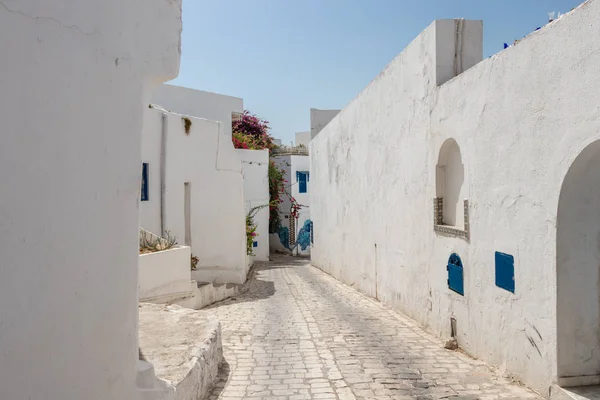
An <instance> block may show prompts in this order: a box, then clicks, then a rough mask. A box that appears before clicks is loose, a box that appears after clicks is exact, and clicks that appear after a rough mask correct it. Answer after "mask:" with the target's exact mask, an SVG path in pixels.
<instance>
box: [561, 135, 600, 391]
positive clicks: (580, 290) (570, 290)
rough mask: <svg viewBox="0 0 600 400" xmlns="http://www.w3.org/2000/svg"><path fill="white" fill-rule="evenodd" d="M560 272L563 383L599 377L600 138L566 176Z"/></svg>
mask: <svg viewBox="0 0 600 400" xmlns="http://www.w3.org/2000/svg"><path fill="white" fill-rule="evenodd" d="M556 273H557V275H556V278H557V281H556V283H557V350H558V354H557V363H558V365H557V373H558V378H559V383H560V382H561V381H564V378H573V377H583V376H586V377H593V376H599V377H600V299H599V297H600V141H596V142H594V143H592V144H590V145H588V146H587V147H586V148H585V149H584V150H583V151H582V152H581V153H580V154H579V155H578V156H577V158H576V159H575V161H574V162H573V164H572V165H571V167H570V168H569V171H568V172H567V175H566V176H565V179H564V181H563V184H562V188H561V192H560V198H559V203H558V213H557V225H556ZM561 378H563V379H561ZM587 381H589V382H593V381H595V379H592V380H589V379H588V380H587ZM596 383H597V382H596Z"/></svg>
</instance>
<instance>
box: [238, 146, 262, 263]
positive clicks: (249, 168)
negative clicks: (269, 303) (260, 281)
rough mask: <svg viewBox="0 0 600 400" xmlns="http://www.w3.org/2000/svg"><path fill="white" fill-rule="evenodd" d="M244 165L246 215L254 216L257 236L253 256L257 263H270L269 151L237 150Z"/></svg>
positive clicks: (253, 243) (253, 245) (253, 244)
mask: <svg viewBox="0 0 600 400" xmlns="http://www.w3.org/2000/svg"><path fill="white" fill-rule="evenodd" d="M236 152H237V155H238V157H239V158H240V160H241V163H242V175H243V177H244V203H245V206H246V208H245V210H246V213H249V212H252V214H254V217H253V221H254V224H255V225H256V234H257V235H256V236H255V237H254V238H253V240H252V254H253V258H254V260H256V261H269V150H244V149H236Z"/></svg>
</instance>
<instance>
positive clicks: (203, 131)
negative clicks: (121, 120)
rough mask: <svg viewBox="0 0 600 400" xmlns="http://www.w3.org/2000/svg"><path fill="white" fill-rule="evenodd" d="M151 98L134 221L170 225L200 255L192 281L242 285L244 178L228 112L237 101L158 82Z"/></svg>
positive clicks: (236, 108) (154, 227)
mask: <svg viewBox="0 0 600 400" xmlns="http://www.w3.org/2000/svg"><path fill="white" fill-rule="evenodd" d="M178 93H180V94H181V96H180V97H178ZM159 102H160V103H159ZM161 103H162V104H161ZM153 104H157V105H152V106H150V107H149V108H146V113H145V121H144V133H143V140H142V144H143V146H142V174H143V185H142V194H141V202H140V225H141V227H142V228H144V229H146V230H148V231H150V232H153V233H158V234H163V233H164V232H166V231H169V232H170V233H171V234H172V235H174V236H176V237H177V238H178V243H179V244H183V245H187V246H190V247H191V252H192V254H193V255H194V256H196V257H198V259H199V262H198V264H197V269H196V270H195V271H192V278H193V279H194V280H196V281H197V282H209V283H237V284H241V283H244V282H245V280H246V276H247V272H248V269H249V266H250V259H249V257H247V256H246V230H245V215H246V214H245V206H244V179H243V175H242V163H241V161H240V157H239V155H238V154H237V152H236V150H235V149H234V148H233V143H232V141H231V118H232V113H241V112H242V111H243V102H242V99H236V98H232V97H230V96H222V95H218V94H215V93H208V92H202V91H199V90H192V89H187V88H179V87H177V86H169V85H163V86H161V87H160V88H159V89H158V91H157V92H155V93H154V95H153ZM164 104H166V105H167V106H164ZM166 108H168V109H169V110H170V111H167V109H166ZM180 109H181V110H185V111H187V112H193V113H194V115H193V116H192V115H185V114H179V113H178V111H179V110H180ZM206 118H221V119H222V120H216V121H215V120H210V119H206ZM161 188H162V189H161Z"/></svg>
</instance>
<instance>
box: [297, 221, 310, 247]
mask: <svg viewBox="0 0 600 400" xmlns="http://www.w3.org/2000/svg"><path fill="white" fill-rule="evenodd" d="M311 223H312V222H311V221H310V219H307V220H306V221H304V225H303V226H302V228H300V232H298V240H297V242H298V245H300V249H302V250H306V249H307V248H308V246H310V224H311Z"/></svg>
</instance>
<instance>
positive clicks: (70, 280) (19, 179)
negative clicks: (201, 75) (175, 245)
mask: <svg viewBox="0 0 600 400" xmlns="http://www.w3.org/2000/svg"><path fill="white" fill-rule="evenodd" d="M180 31H181V2H180V1H177V0H174V1H164V0H143V1H142V0H131V1H128V2H122V1H119V0H105V1H101V2H100V1H94V2H86V3H85V4H80V5H78V6H74V4H73V2H72V1H65V0H54V1H51V2H49V1H46V0H30V1H15V0H8V1H3V4H2V5H1V6H0V52H1V54H2V74H1V75H0V120H1V121H2V128H1V132H2V145H1V146H0V183H1V184H2V187H4V188H10V190H3V193H2V200H1V201H0V243H1V244H0V256H1V259H2V261H1V263H2V268H1V269H2V273H1V274H2V279H0V304H1V305H0V321H2V323H1V324H0V349H1V351H0V398H2V399H11V400H21V399H64V400H80V399H136V398H138V394H137V389H136V383H135V379H136V363H137V360H138V349H137V335H138V334H137V315H138V301H137V273H138V272H137V263H138V229H139V221H138V213H137V204H138V201H139V196H140V140H141V129H142V112H143V109H144V106H145V107H147V104H148V102H149V98H148V96H147V94H148V93H149V91H150V88H151V86H153V85H155V84H158V83H160V82H163V81H166V80H169V79H172V78H174V77H176V75H177V73H178V70H179V56H180V54H179V40H180Z"/></svg>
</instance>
